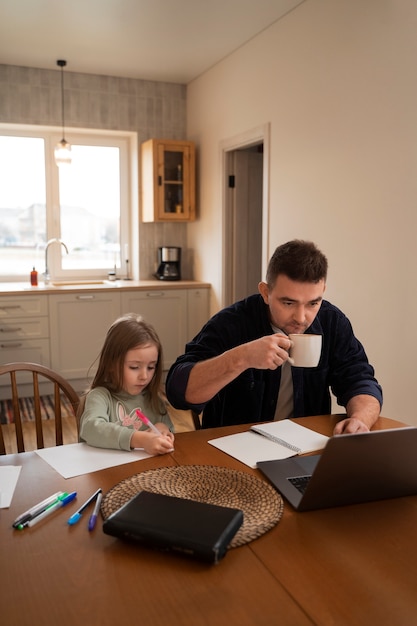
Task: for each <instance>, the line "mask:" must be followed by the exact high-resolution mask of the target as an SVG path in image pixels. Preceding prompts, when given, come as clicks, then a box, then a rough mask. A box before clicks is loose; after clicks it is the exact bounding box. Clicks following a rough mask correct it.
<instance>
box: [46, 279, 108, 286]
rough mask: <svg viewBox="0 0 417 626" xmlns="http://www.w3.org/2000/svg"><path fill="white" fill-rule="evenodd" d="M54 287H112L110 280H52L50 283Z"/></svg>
mask: <svg viewBox="0 0 417 626" xmlns="http://www.w3.org/2000/svg"><path fill="white" fill-rule="evenodd" d="M49 284H50V285H51V286H52V287H70V286H71V285H73V286H77V285H79V286H82V285H110V284H111V283H110V281H109V280H100V279H98V280H51V282H50V283H49Z"/></svg>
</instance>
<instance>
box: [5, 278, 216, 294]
mask: <svg viewBox="0 0 417 626" xmlns="http://www.w3.org/2000/svg"><path fill="white" fill-rule="evenodd" d="M207 287H210V284H209V283H204V282H200V281H196V280H171V281H168V280H115V281H110V280H100V279H97V280H94V279H91V280H85V281H83V280H79V281H77V280H73V281H71V280H68V281H65V280H56V281H52V280H51V282H50V283H49V284H47V285H45V283H44V282H43V281H40V282H39V285H38V286H37V287H32V286H31V285H29V284H28V283H24V282H21V283H0V296H7V295H13V296H17V295H28V294H56V293H79V292H80V291H89V292H90V291H108V290H117V291H132V290H142V291H146V290H148V289H152V290H161V291H162V290H163V291H169V290H172V289H203V288H207Z"/></svg>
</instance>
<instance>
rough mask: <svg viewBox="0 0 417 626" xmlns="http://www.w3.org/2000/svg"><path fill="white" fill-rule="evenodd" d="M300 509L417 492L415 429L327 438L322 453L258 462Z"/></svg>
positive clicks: (307, 509)
mask: <svg viewBox="0 0 417 626" xmlns="http://www.w3.org/2000/svg"><path fill="white" fill-rule="evenodd" d="M257 468H258V469H259V470H260V471H261V472H262V473H263V474H264V475H265V476H266V477H267V478H268V480H269V481H270V482H271V483H272V485H273V486H274V487H275V488H276V489H277V491H279V492H280V493H281V494H282V495H283V496H284V498H285V499H286V500H288V502H289V503H290V504H291V505H292V506H293V507H294V508H295V509H297V510H298V511H311V510H315V509H325V508H330V507H335V506H343V505H347V504H357V503H360V502H370V501H372V500H384V499H386V498H398V497H401V496H410V495H414V494H417V428H415V427H412V426H410V427H404V428H394V429H388V430H375V431H371V432H367V433H357V434H351V435H348V434H346V435H335V436H333V437H330V439H329V441H328V442H327V444H326V447H325V448H324V450H323V453H322V454H321V455H313V456H295V457H291V458H289V459H284V460H280V461H259V462H258V463H257Z"/></svg>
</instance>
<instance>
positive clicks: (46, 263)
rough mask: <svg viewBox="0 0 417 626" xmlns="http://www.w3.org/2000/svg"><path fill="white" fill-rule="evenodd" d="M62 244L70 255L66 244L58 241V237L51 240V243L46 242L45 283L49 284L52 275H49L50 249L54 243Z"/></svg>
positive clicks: (60, 240)
mask: <svg viewBox="0 0 417 626" xmlns="http://www.w3.org/2000/svg"><path fill="white" fill-rule="evenodd" d="M55 242H56V243H60V244H61V246H63V247H64V248H65V250H66V252H67V254H69V253H68V248H67V246H66V245H65V243H64V242H63V241H62V239H58V238H57V237H54V238H53V239H49V241H47V242H46V246H45V271H44V273H43V275H44V278H45V283H46V284H47V283H49V280H50V278H51V276H50V274H49V268H48V248H49V246H50V245H51V244H52V243H55Z"/></svg>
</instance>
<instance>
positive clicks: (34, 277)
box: [30, 268, 38, 287]
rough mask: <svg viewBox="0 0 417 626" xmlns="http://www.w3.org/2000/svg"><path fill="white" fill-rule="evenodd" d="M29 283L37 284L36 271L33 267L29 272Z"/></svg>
mask: <svg viewBox="0 0 417 626" xmlns="http://www.w3.org/2000/svg"><path fill="white" fill-rule="evenodd" d="M30 284H31V285H32V287H37V286H38V272H37V271H36V270H35V268H33V270H32V271H31V273H30Z"/></svg>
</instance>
